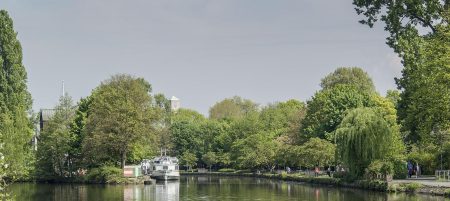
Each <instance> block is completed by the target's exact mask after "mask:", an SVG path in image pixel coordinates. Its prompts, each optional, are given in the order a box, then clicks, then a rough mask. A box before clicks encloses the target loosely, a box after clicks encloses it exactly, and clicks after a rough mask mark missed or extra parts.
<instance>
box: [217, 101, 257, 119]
mask: <svg viewBox="0 0 450 201" xmlns="http://www.w3.org/2000/svg"><path fill="white" fill-rule="evenodd" d="M257 109H258V105H257V104H255V103H253V102H252V101H251V100H248V99H243V98H241V97H239V96H235V97H233V98H227V99H224V100H222V101H220V102H218V103H216V104H214V105H213V106H212V107H211V108H210V109H209V118H211V119H234V118H240V117H243V116H245V115H247V114H249V113H252V112H255V111H256V110H257Z"/></svg>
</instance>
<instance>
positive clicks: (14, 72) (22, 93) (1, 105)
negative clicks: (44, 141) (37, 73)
mask: <svg viewBox="0 0 450 201" xmlns="http://www.w3.org/2000/svg"><path fill="white" fill-rule="evenodd" d="M30 109H31V95H30V93H29V92H28V90H27V72H26V70H25V67H24V66H23V64H22V46H21V45H20V42H19V40H17V33H16V32H15V31H14V26H13V21H12V19H11V18H10V17H9V15H8V12H6V11H4V10H2V11H0V136H1V138H0V140H1V143H2V144H3V147H4V149H3V154H4V157H5V163H7V164H9V166H10V168H8V170H9V171H8V172H7V174H8V176H21V175H23V174H26V173H27V172H28V171H27V170H28V169H27V168H28V167H31V166H30V165H27V162H28V161H30V157H29V156H30V150H31V148H30V147H29V146H28V143H29V142H30V139H31V136H32V134H33V130H32V126H31V125H32V124H31V122H30V119H29V118H28V113H27V112H28V111H29V110H30Z"/></svg>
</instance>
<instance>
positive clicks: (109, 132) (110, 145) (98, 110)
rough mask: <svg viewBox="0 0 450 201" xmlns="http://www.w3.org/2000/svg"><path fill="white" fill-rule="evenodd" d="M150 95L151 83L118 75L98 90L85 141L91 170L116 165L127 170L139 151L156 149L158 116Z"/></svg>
mask: <svg viewBox="0 0 450 201" xmlns="http://www.w3.org/2000/svg"><path fill="white" fill-rule="evenodd" d="M150 92H151V86H150V84H149V83H148V82H147V81H145V80H144V79H142V78H134V77H132V76H129V75H115V76H113V77H111V78H110V79H108V80H106V81H104V82H102V84H101V85H100V86H98V87H97V88H96V89H95V90H94V92H93V96H94V97H95V98H94V99H93V100H92V103H91V106H90V109H89V116H88V118H87V123H86V127H85V130H86V137H85V139H84V141H83V152H84V154H85V156H86V157H87V158H85V159H86V161H87V163H88V165H89V166H100V165H103V164H106V163H112V164H114V165H117V164H120V166H121V167H122V168H123V167H124V166H125V163H126V160H127V158H128V155H130V156H133V155H135V154H136V153H133V152H134V151H136V147H139V146H151V145H152V144H150V142H152V141H153V140H154V129H153V127H152V125H153V123H154V122H155V121H156V120H157V118H158V115H157V114H155V113H156V110H155V109H154V108H153V107H152V97H151V96H150ZM141 143H143V144H141ZM147 148H148V149H147V150H152V149H151V148H149V147H147ZM153 149H155V148H153ZM130 152H131V153H130ZM149 154H151V153H149Z"/></svg>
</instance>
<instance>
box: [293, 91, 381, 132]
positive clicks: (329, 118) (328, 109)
mask: <svg viewBox="0 0 450 201" xmlns="http://www.w3.org/2000/svg"><path fill="white" fill-rule="evenodd" d="M371 96H372V95H371V93H368V92H364V91H360V90H359V89H358V88H357V87H355V86H352V85H337V86H335V87H333V88H330V89H326V90H322V91H319V92H317V93H316V94H315V95H314V97H313V98H312V100H310V101H308V107H307V112H306V117H305V119H304V120H303V121H302V128H301V134H302V135H303V136H302V137H303V138H306V140H307V139H309V138H311V137H319V138H322V139H323V138H325V137H326V136H327V135H328V134H329V133H332V132H333V131H334V130H336V128H337V126H338V125H339V124H340V123H341V121H342V119H343V118H344V116H345V111H347V110H348V109H353V108H358V107H370V106H372V105H373V103H372V102H371ZM304 140H305V139H304ZM330 140H331V139H330Z"/></svg>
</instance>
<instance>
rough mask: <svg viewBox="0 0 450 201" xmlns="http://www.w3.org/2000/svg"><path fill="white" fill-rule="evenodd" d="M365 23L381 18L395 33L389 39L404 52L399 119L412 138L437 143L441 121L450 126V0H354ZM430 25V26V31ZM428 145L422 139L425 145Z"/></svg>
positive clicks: (410, 140) (415, 140) (409, 140)
mask: <svg viewBox="0 0 450 201" xmlns="http://www.w3.org/2000/svg"><path fill="white" fill-rule="evenodd" d="M353 4H354V5H355V6H356V11H357V13H358V14H362V15H364V16H365V19H363V20H361V23H363V24H367V25H369V26H370V27H372V26H373V25H374V24H375V22H376V21H377V20H379V19H380V20H381V21H383V22H384V23H385V30H386V31H388V32H389V33H390V36H389V37H388V38H387V44H388V45H389V46H390V47H392V48H393V49H394V51H395V52H396V53H398V55H399V56H400V57H401V58H402V64H403V66H404V68H403V70H402V77H401V78H400V79H396V83H397V86H398V88H399V89H400V90H401V95H400V97H401V98H400V100H399V103H398V111H399V113H398V119H399V122H401V124H402V128H403V132H404V133H406V134H407V136H406V141H407V143H410V144H411V143H419V144H420V143H421V144H423V146H427V145H424V144H427V143H435V140H436V139H433V137H432V136H430V133H431V131H432V130H433V128H435V127H439V128H442V129H444V130H445V129H446V128H448V127H449V126H448V124H449V123H448V122H449V120H448V119H450V118H449V116H450V112H449V111H450V109H449V107H447V106H448V105H449V103H450V102H449V100H450V95H449V94H450V93H449V87H448V85H449V83H448V80H449V73H450V67H449V63H450V62H449V61H450V58H449V56H448V55H449V54H450V53H449V49H450V44H449V37H450V34H449V33H450V32H449V27H448V23H449V20H450V13H449V4H450V1H448V0H428V1H407V0H398V1H385V0H375V1H371V0H370V1H369V0H354V1H353ZM424 30H425V31H424ZM421 146H422V145H421Z"/></svg>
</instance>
